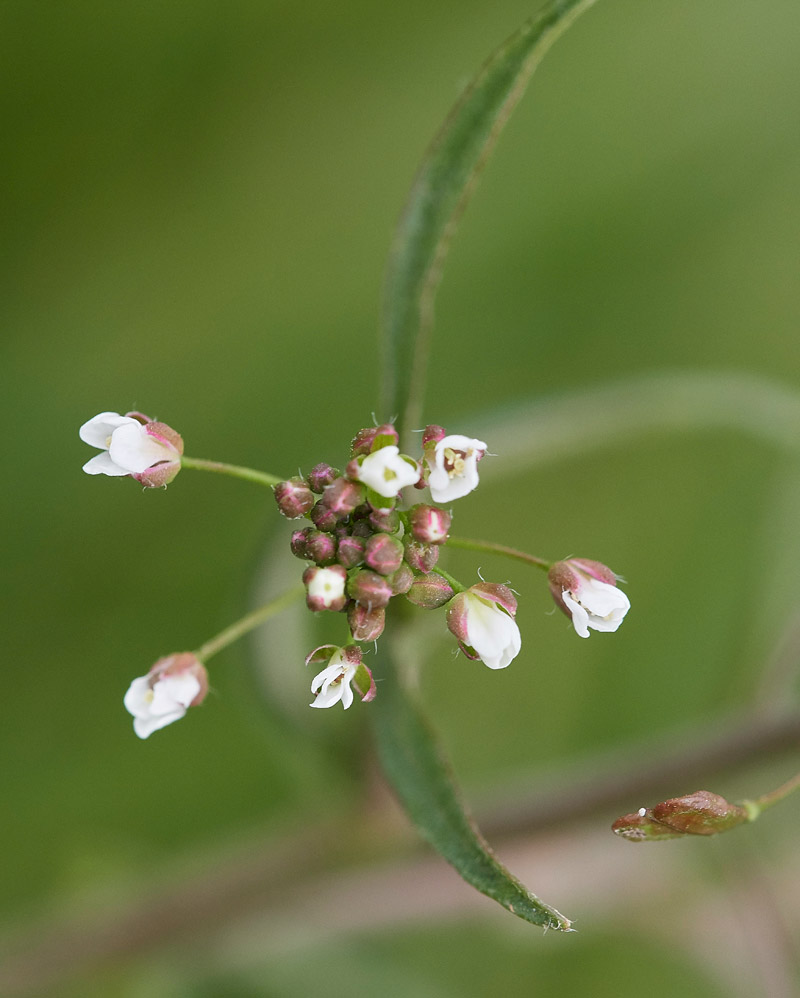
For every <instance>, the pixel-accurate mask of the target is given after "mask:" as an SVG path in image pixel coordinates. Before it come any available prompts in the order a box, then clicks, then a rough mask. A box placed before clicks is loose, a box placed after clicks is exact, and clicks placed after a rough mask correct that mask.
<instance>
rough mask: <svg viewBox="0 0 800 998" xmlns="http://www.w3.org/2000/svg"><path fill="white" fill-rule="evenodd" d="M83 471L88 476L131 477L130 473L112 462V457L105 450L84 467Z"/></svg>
mask: <svg viewBox="0 0 800 998" xmlns="http://www.w3.org/2000/svg"><path fill="white" fill-rule="evenodd" d="M83 470H84V471H85V472H86V474H87V475H112V476H119V475H129V474H130V472H129V471H128V470H127V469H125V468H120V466H119V465H118V464H114V462H113V461H112V460H111V455H110V454H109V453H108V451H107V450H104V451H103V452H102V453H100V454H95V456H94V457H93V458H90V459H89V460H88V461H87V462H86V464H84V466H83Z"/></svg>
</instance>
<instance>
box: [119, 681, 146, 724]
mask: <svg viewBox="0 0 800 998" xmlns="http://www.w3.org/2000/svg"><path fill="white" fill-rule="evenodd" d="M149 694H150V680H149V679H148V678H147V676H139V678H138V679H134V681H133V682H132V683H131V685H130V686H129V687H128V692H127V693H126V694H125V698H124V700H123V703H124V704H125V710H127V711H128V713H129V714H133V716H134V717H147V716H148V714H149V713H150V702H151V700H152V699H153V698H152V697H151V696H150V695H149Z"/></svg>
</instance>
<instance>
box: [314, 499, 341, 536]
mask: <svg viewBox="0 0 800 998" xmlns="http://www.w3.org/2000/svg"><path fill="white" fill-rule="evenodd" d="M308 515H309V517H310V518H311V522H312V523H313V524H314V526H315V527H316V528H317V530H324V531H325V532H326V533H328V534H332V533H333V532H334V530H336V528H337V527H338V526H339V521H340V520H341V517H340V515H339V514H338V513H334V512H333V510H332V509H329V508H328V507H327V506H326V505H325V503H324V502H323V501H322V500H321V499H320V500H319V502H318V503H317V504H316V506H314V508H313V509H312V510H311V512H310V513H309V514H308Z"/></svg>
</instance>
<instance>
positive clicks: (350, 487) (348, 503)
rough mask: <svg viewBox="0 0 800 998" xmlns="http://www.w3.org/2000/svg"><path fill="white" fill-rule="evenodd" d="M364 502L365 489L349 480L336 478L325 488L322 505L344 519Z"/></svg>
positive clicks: (321, 500)
mask: <svg viewBox="0 0 800 998" xmlns="http://www.w3.org/2000/svg"><path fill="white" fill-rule="evenodd" d="M363 501H364V488H363V486H361V485H359V484H358V483H357V482H351V481H349V480H348V479H347V478H336V479H334V481H333V482H331V484H330V485H327V486H326V487H325V491H324V492H323V493H322V498H321V499H320V503H321V504H322V505H323V506H325V507H326V508H327V509H329V510H331V512H332V513H336V515H337V516H338V517H339V518H340V519H343V518H344V517H345V516H348V515H349V514H350V513H352V512H353V510H354V509H355V508H356V507H357V506H360V505H361V503H363Z"/></svg>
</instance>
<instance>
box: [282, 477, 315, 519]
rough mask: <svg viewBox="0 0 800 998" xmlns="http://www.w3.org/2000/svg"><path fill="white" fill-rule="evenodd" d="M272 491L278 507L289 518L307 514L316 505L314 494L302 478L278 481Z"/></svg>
mask: <svg viewBox="0 0 800 998" xmlns="http://www.w3.org/2000/svg"><path fill="white" fill-rule="evenodd" d="M272 491H273V492H274V494H275V502H276V503H277V504H278V509H279V510H280V511H281V513H282V514H283V515H284V516H285V517H287V519H289V520H295V519H297V517H299V516H305V514H306V513H307V512H308V511H309V510H310V509H311V507H312V506H313V505H314V495H313V493H312V492H311V489H310V488H309V487H308V485H307V484H306V482H304V481H303V479H302V478H290V479H288V480H287V481H285V482H278V484H277V485H275V486H273V490H272Z"/></svg>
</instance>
